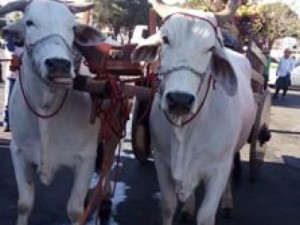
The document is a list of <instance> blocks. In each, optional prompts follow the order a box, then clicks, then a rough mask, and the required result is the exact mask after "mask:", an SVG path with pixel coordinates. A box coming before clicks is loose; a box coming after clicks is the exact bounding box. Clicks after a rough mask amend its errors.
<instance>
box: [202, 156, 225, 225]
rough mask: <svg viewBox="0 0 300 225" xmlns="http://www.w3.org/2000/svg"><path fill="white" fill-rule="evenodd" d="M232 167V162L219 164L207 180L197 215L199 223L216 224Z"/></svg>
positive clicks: (204, 224)
mask: <svg viewBox="0 0 300 225" xmlns="http://www.w3.org/2000/svg"><path fill="white" fill-rule="evenodd" d="M223 165H224V164H223ZM230 168H231V162H229V163H227V164H226V165H224V166H219V168H216V171H215V172H214V173H213V174H210V176H209V177H208V178H207V179H206V180H205V195H204V199H203V201H202V204H201V207H200V209H199V212H198V215H197V225H215V216H216V212H217V209H218V205H219V202H220V199H221V197H222V194H223V192H224V190H225V187H226V184H227V181H228V178H229V174H230Z"/></svg>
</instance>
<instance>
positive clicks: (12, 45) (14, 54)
mask: <svg viewBox="0 0 300 225" xmlns="http://www.w3.org/2000/svg"><path fill="white" fill-rule="evenodd" d="M6 48H7V50H8V51H9V52H11V59H12V60H11V63H10V66H9V72H8V73H7V74H6V77H5V89H4V90H5V92H4V111H3V112H4V115H3V127H4V132H9V131H10V123H9V113H8V105H9V99H10V96H11V93H12V89H13V87H14V84H15V80H16V78H17V77H18V75H19V69H20V64H21V55H22V53H23V42H21V41H20V42H13V41H10V40H8V41H7V45H6Z"/></svg>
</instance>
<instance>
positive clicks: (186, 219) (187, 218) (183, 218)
mask: <svg viewBox="0 0 300 225" xmlns="http://www.w3.org/2000/svg"><path fill="white" fill-rule="evenodd" d="M193 221H194V216H193V215H191V214H190V213H188V212H182V213H181V215H180V219H179V222H180V224H181V223H182V224H190V223H193Z"/></svg>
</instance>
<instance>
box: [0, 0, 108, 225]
mask: <svg viewBox="0 0 300 225" xmlns="http://www.w3.org/2000/svg"><path fill="white" fill-rule="evenodd" d="M91 6H92V5H90V6H88V5H84V6H82V5H81V6H74V5H70V4H69V8H68V7H67V4H66V3H64V2H59V1H53V0H32V1H15V2H11V3H9V4H7V5H5V6H4V7H2V8H0V13H1V15H4V14H6V13H9V12H13V11H22V12H23V16H22V18H20V19H19V20H18V21H17V22H16V23H12V24H9V25H8V26H6V27H5V28H3V29H2V35H3V36H4V37H5V38H6V37H9V38H11V39H10V40H12V41H15V40H16V39H19V38H22V40H23V43H24V46H25V47H24V51H23V54H22V65H21V67H20V73H19V76H18V77H17V79H16V85H15V86H14V90H13V92H12V95H11V97H10V104H9V119H10V123H11V129H12V140H11V145H10V150H11V155H12V161H13V166H14V171H15V175H16V176H15V177H16V181H17V186H18V192H19V193H18V210H17V212H18V218H17V221H16V223H15V224H17V225H27V224H28V218H29V215H30V213H31V211H32V208H33V203H34V196H35V174H38V176H39V178H40V180H41V182H42V183H43V184H45V185H50V184H51V182H52V180H53V178H54V177H55V174H56V172H57V171H58V170H60V169H61V168H63V167H67V168H69V169H70V170H71V171H72V172H74V182H73V184H72V186H71V193H70V197H69V200H68V204H67V212H68V215H69V218H70V220H71V222H72V225H79V224H80V220H81V215H82V214H83V209H84V199H85V195H86V193H87V191H88V188H89V181H90V178H91V175H92V173H93V171H94V163H95V158H96V149H97V142H98V141H97V140H98V133H99V126H100V124H99V121H98V120H96V122H95V124H90V113H91V108H92V102H91V98H90V96H89V94H87V93H81V92H77V91H74V90H73V89H72V86H73V81H74V78H75V77H76V73H75V63H74V51H73V49H72V47H73V46H74V41H76V39H77V38H79V40H80V41H81V42H84V43H90V42H91V41H95V40H100V41H101V40H102V41H103V35H101V34H100V33H99V32H97V30H95V29H94V28H92V27H89V26H84V25H80V24H79V25H78V24H77V22H76V18H75V16H74V13H76V12H81V11H84V10H87V9H89V8H90V7H91ZM70 9H71V10H70ZM83 26H84V27H83ZM70 143H72V145H70Z"/></svg>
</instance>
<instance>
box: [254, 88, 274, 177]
mask: <svg viewBox="0 0 300 225" xmlns="http://www.w3.org/2000/svg"><path fill="white" fill-rule="evenodd" d="M257 105H258V110H257V114H256V119H255V123H254V126H253V130H252V138H251V144H250V160H249V163H250V180H251V181H252V182H256V181H257V180H258V178H259V175H260V169H261V166H262V163H263V161H264V156H265V152H266V148H267V142H268V141H269V140H270V139H271V133H270V131H269V122H270V109H271V95H270V92H269V91H268V90H266V91H265V92H264V93H263V94H262V95H261V96H260V97H259V99H258V101H257Z"/></svg>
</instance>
